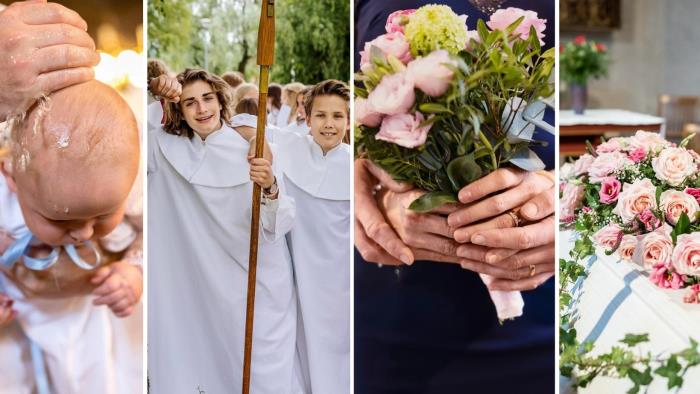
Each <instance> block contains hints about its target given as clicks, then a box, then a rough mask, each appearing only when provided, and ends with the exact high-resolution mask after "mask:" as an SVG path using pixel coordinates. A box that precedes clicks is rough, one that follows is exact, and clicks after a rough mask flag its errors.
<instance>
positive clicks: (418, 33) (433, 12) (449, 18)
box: [404, 4, 467, 57]
mask: <svg viewBox="0 0 700 394" xmlns="http://www.w3.org/2000/svg"><path fill="white" fill-rule="evenodd" d="M404 34H405V36H406V39H407V40H408V43H409V44H410V45H411V54H412V55H413V56H414V57H416V56H425V55H427V54H428V53H430V52H432V51H434V50H436V49H444V50H446V51H448V52H449V53H451V54H453V55H455V54H457V53H458V52H459V51H461V50H463V49H464V48H465V47H466V46H467V27H466V25H465V18H464V17H459V16H458V15H457V14H455V13H454V11H452V9H451V8H450V7H448V6H446V5H434V4H433V5H426V6H423V7H421V8H419V9H418V10H417V11H416V12H415V13H414V14H413V15H411V16H410V18H409V21H408V23H407V24H406V26H405V27H404Z"/></svg>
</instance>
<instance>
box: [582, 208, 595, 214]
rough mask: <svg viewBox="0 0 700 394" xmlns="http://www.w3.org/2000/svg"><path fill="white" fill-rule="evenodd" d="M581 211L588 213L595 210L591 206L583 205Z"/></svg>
mask: <svg viewBox="0 0 700 394" xmlns="http://www.w3.org/2000/svg"><path fill="white" fill-rule="evenodd" d="M581 212H582V213H584V214H586V213H591V212H593V210H592V209H591V207H583V208H581Z"/></svg>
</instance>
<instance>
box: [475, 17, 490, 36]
mask: <svg viewBox="0 0 700 394" xmlns="http://www.w3.org/2000/svg"><path fill="white" fill-rule="evenodd" d="M476 31H477V32H479V38H480V41H481V42H486V39H487V38H488V36H489V29H488V28H487V27H486V23H484V21H483V20H482V19H479V20H478V21H477V22H476Z"/></svg>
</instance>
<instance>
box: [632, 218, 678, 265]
mask: <svg viewBox="0 0 700 394" xmlns="http://www.w3.org/2000/svg"><path fill="white" fill-rule="evenodd" d="M670 233H671V226H669V225H668V224H666V225H664V226H662V227H659V228H658V229H656V230H655V231H653V232H650V233H649V234H645V235H643V236H641V239H640V240H639V244H638V245H637V249H636V250H635V251H634V256H633V257H632V260H633V261H634V262H635V263H637V264H639V265H641V266H642V267H644V268H646V269H652V268H653V267H654V265H655V264H658V263H664V264H666V263H669V262H671V256H672V254H673V240H671V236H670Z"/></svg>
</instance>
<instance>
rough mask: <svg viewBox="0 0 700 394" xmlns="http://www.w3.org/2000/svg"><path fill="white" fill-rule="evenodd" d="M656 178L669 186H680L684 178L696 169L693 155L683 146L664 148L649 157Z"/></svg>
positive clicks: (692, 173)
mask: <svg viewBox="0 0 700 394" xmlns="http://www.w3.org/2000/svg"><path fill="white" fill-rule="evenodd" d="M651 166H652V167H653V168H654V173H655V174H656V178H657V179H659V180H661V181H664V182H667V183H668V184H669V185H671V186H680V185H681V184H682V183H683V181H685V179H686V178H687V177H689V176H691V175H694V174H695V173H696V172H697V170H698V165H697V164H696V163H695V160H694V159H693V156H691V155H690V153H688V151H687V150H686V149H684V148H666V149H664V150H662V151H661V153H660V154H659V156H658V157H655V158H653V159H651Z"/></svg>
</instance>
